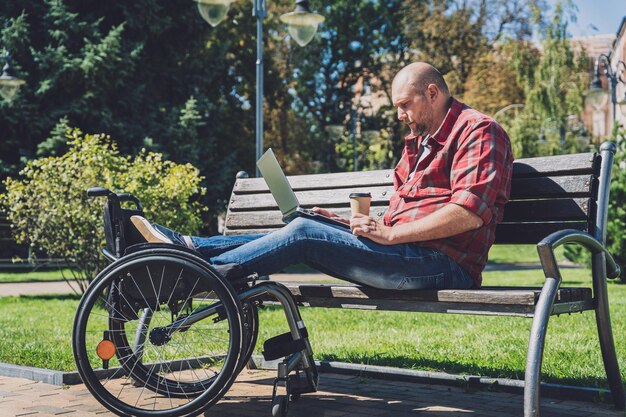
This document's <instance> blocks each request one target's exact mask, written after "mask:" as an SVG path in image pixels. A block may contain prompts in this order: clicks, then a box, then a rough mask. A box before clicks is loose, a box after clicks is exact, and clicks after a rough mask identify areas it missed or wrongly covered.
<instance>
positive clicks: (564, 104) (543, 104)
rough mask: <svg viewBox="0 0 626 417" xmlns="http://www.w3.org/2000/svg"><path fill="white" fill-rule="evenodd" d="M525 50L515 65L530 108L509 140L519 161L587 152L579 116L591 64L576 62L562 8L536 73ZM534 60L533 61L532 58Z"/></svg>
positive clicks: (544, 43)
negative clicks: (534, 157) (587, 71)
mask: <svg viewBox="0 0 626 417" xmlns="http://www.w3.org/2000/svg"><path fill="white" fill-rule="evenodd" d="M524 49H525V48H524V47H520V51H519V52H517V53H514V54H513V59H512V65H513V68H515V69H516V70H517V72H518V81H521V82H522V85H523V87H524V92H525V99H526V101H525V106H524V109H523V111H522V114H521V115H520V117H518V118H517V119H516V120H515V122H514V123H513V125H512V127H511V129H510V130H509V134H510V136H511V142H512V145H513V152H514V155H515V156H516V157H517V158H524V157H530V156H536V155H554V154H560V153H571V152H577V151H582V150H585V148H586V143H585V142H584V141H582V140H581V138H582V136H581V133H582V132H581V130H580V125H579V124H578V123H572V121H576V120H577V115H578V114H580V112H581V111H582V105H583V91H584V90H585V89H586V86H587V85H588V79H587V74H586V72H585V70H586V68H587V61H586V60H585V59H582V58H576V57H575V56H574V53H573V52H572V50H571V48H570V41H569V39H568V38H567V20H566V19H565V17H564V11H563V8H562V6H561V5H560V4H558V5H557V7H556V11H555V13H554V15H553V18H552V21H551V22H550V24H549V25H548V26H547V27H546V31H545V38H544V39H543V41H542V53H541V55H540V58H539V60H538V61H537V64H536V65H535V66H534V67H531V66H529V65H528V62H527V58H528V57H529V54H530V52H529V51H527V50H524ZM530 56H532V55H530Z"/></svg>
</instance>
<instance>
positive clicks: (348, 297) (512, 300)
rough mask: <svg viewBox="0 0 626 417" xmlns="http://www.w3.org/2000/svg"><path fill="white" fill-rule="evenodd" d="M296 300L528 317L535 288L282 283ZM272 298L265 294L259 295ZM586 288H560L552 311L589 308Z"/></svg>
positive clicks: (324, 304)
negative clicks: (396, 288) (420, 288)
mask: <svg viewBox="0 0 626 417" xmlns="http://www.w3.org/2000/svg"><path fill="white" fill-rule="evenodd" d="M284 285H285V286H287V288H288V289H289V291H291V293H292V294H293V295H294V299H295V300H296V302H298V303H301V304H305V305H309V306H311V307H326V308H358V309H366V310H367V309H371V310H392V311H417V312H446V313H458V314H464V313H467V314H486V315H498V316H502V315H511V316H525V317H532V316H533V314H534V308H535V305H536V304H537V301H538V299H539V294H540V292H541V288H538V287H483V289H481V290H439V291H436V290H424V291H412V290H409V291H393V290H380V289H376V288H369V287H361V286H356V285H353V284H302V283H295V282H294V283H290V282H286V283H284ZM263 299H264V300H265V301H272V299H271V298H270V297H269V296H266V297H264V298H263ZM593 304H594V303H593V297H592V291H591V289H590V288H561V289H560V290H559V291H558V293H557V299H556V301H555V307H554V311H553V313H554V314H560V313H565V312H574V311H583V310H590V309H593Z"/></svg>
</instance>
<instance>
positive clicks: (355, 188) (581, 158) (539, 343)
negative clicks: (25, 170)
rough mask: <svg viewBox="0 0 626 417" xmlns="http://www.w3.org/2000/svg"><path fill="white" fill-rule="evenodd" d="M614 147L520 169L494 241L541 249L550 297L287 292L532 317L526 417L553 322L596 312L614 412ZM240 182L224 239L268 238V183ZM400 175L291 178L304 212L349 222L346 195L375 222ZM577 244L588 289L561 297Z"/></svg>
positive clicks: (277, 222)
mask: <svg viewBox="0 0 626 417" xmlns="http://www.w3.org/2000/svg"><path fill="white" fill-rule="evenodd" d="M615 150H616V147H615V145H614V144H613V143H610V142H607V143H605V144H603V145H602V147H601V151H600V154H596V153H585V154H575V155H562V156H551V157H540V158H529V159H521V160H517V161H516V162H515V163H514V168H513V181H512V190H511V201H510V202H509V203H508V204H507V206H506V207H505V211H504V221H503V222H502V224H500V225H499V226H498V228H497V231H496V243H507V244H537V249H538V252H539V259H540V261H541V264H542V267H543V272H544V275H545V283H544V285H543V287H542V288H528V287H490V286H486V287H483V288H482V289H480V290H441V291H434V290H433V291H390V290H379V289H374V288H368V287H362V286H356V285H352V284H326V285H323V284H317V285H311V284H303V283H300V284H296V283H294V284H289V285H288V287H289V289H290V290H291V292H292V293H293V294H294V296H295V298H296V301H297V302H299V303H301V304H302V305H309V306H318V307H336V308H358V309H376V310H396V311H419V312H432V313H459V314H482V315H495V316H519V317H533V324H532V329H531V332H530V338H529V343H528V354H527V359H526V374H525V388H524V415H525V416H538V415H539V382H540V372H541V361H542V357H543V348H544V341H545V335H546V330H547V325H548V319H549V317H550V316H551V315H555V314H560V313H571V312H580V311H586V310H595V312H596V322H597V325H598V334H599V337H600V345H601V349H602V357H603V360H604V366H605V370H606V374H607V379H608V382H609V386H610V388H611V393H612V396H613V400H614V402H615V405H616V406H617V407H618V408H619V409H624V405H625V398H624V389H623V386H622V380H621V376H620V372H619V367H618V362H617V356H616V353H615V347H614V342H613V335H612V330H611V322H610V316H609V307H608V298H607V286H606V278H607V277H611V278H615V277H617V276H618V275H619V273H620V271H619V267H618V266H617V265H616V264H615V262H614V261H613V258H612V257H611V255H610V254H609V253H608V252H607V251H606V249H605V248H604V242H605V236H606V223H607V220H606V219H607V210H608V196H609V183H610V177H611V165H612V161H613V155H614V153H615ZM243 174H244V175H241V173H240V175H238V179H237V181H236V183H235V186H234V188H233V192H232V196H231V199H230V204H229V206H228V213H227V216H226V224H225V234H242V233H259V232H270V231H272V230H276V229H277V228H280V227H282V226H283V225H284V224H283V222H282V220H281V218H282V216H281V213H280V211H279V210H278V207H277V206H276V202H275V201H274V198H273V197H272V195H271V194H270V193H269V190H268V189H267V186H266V184H265V181H264V180H263V179H262V178H246V176H247V175H245V173H243ZM392 178H393V171H392V170H380V171H369V172H350V173H333V174H315V175H300V176H292V177H289V181H290V183H291V185H292V187H293V188H294V190H295V192H296V194H297V195H298V199H299V200H300V203H301V204H302V205H303V206H304V207H313V206H319V207H324V208H328V209H330V210H332V211H334V212H335V213H337V214H339V215H341V216H343V217H349V216H350V209H349V204H348V195H349V194H350V193H351V192H359V191H364V192H371V193H372V209H371V215H372V216H373V217H375V218H377V219H379V220H380V219H382V216H383V214H384V212H385V210H386V208H387V206H388V204H389V201H388V200H389V197H390V195H392V193H393V192H394V189H393V184H392ZM564 243H577V244H580V245H583V246H584V247H586V248H587V249H589V250H590V251H591V252H592V254H593V255H592V265H593V266H592V276H591V277H590V280H589V283H590V287H589V288H566V287H561V274H560V272H559V267H558V265H557V263H556V261H555V257H554V249H555V248H556V247H557V246H559V245H562V244H564Z"/></svg>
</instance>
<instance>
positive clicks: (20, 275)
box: [0, 269, 72, 283]
mask: <svg viewBox="0 0 626 417" xmlns="http://www.w3.org/2000/svg"><path fill="white" fill-rule="evenodd" d="M64 274H65V277H67V278H71V277H72V272H71V271H70V270H69V269H46V270H37V271H15V270H2V271H0V283H3V282H41V281H58V280H62V279H63V275H64Z"/></svg>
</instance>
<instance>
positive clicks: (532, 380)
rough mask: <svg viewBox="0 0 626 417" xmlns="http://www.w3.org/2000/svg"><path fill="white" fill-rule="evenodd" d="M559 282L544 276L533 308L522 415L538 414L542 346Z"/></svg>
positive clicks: (531, 415) (525, 416)
mask: <svg viewBox="0 0 626 417" xmlns="http://www.w3.org/2000/svg"><path fill="white" fill-rule="evenodd" d="M560 283H561V280H560V279H558V278H546V282H545V284H544V285H543V289H542V290H541V295H540V296H539V301H537V307H536V308H535V316H534V318H533V326H532V328H531V330H530V339H529V341H528V354H527V356H526V375H525V377H524V417H537V416H539V384H540V382H541V381H540V377H541V361H542V360H543V348H544V344H545V340H546V333H547V330H548V319H549V318H550V313H551V311H552V306H553V304H554V299H555V297H556V293H557V291H558V289H559V284H560Z"/></svg>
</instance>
